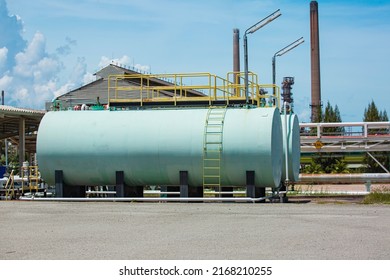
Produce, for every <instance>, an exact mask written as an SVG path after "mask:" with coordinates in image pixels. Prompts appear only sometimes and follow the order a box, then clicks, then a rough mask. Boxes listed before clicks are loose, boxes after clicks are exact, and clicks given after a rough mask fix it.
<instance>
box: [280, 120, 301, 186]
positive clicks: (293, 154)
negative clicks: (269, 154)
mask: <svg viewBox="0 0 390 280" xmlns="http://www.w3.org/2000/svg"><path fill="white" fill-rule="evenodd" d="M280 116H281V119H282V131H283V168H282V181H283V182H284V181H285V180H286V179H287V176H286V174H287V175H288V180H289V181H290V182H298V181H299V168H300V163H301V162H300V158H301V144H300V135H299V120H298V116H297V115H295V114H287V115H285V114H282V115H280ZM286 126H287V127H286ZM286 133H287V135H286ZM286 141H287V149H288V151H286ZM286 152H287V153H288V173H286V157H285V155H286Z"/></svg>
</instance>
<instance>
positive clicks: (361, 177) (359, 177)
mask: <svg viewBox="0 0 390 280" xmlns="http://www.w3.org/2000/svg"><path fill="white" fill-rule="evenodd" d="M368 181H370V182H371V183H390V174H388V173H354V174H300V175H299V183H318V184H330V183H340V184H342V183H350V184H353V183H357V184H358V183H366V182H368Z"/></svg>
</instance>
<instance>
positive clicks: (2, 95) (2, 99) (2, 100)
mask: <svg viewBox="0 0 390 280" xmlns="http://www.w3.org/2000/svg"><path fill="white" fill-rule="evenodd" d="M1 105H4V90H2V91H1Z"/></svg>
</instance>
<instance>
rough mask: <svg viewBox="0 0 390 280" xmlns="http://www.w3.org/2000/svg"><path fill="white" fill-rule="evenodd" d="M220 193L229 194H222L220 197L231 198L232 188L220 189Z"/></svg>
mask: <svg viewBox="0 0 390 280" xmlns="http://www.w3.org/2000/svg"><path fill="white" fill-rule="evenodd" d="M221 191H222V192H231V193H225V194H222V195H221V197H233V187H221Z"/></svg>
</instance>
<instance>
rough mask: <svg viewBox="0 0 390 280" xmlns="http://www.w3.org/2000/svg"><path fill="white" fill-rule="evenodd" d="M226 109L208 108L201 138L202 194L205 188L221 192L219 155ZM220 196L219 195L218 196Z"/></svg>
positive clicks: (221, 147)
mask: <svg viewBox="0 0 390 280" xmlns="http://www.w3.org/2000/svg"><path fill="white" fill-rule="evenodd" d="M225 114H226V107H210V108H209V110H208V112H207V116H206V122H205V127H204V138H203V192H204V190H205V188H213V189H216V190H217V191H218V192H219V193H220V192H221V154H222V149H223V144H222V141H223V124H224V120H225ZM219 196H221V194H219Z"/></svg>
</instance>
